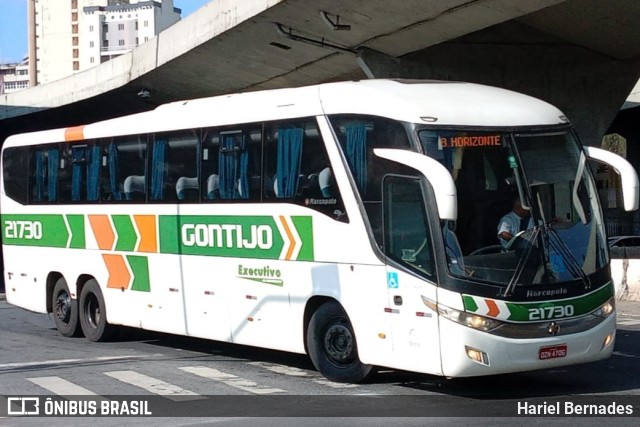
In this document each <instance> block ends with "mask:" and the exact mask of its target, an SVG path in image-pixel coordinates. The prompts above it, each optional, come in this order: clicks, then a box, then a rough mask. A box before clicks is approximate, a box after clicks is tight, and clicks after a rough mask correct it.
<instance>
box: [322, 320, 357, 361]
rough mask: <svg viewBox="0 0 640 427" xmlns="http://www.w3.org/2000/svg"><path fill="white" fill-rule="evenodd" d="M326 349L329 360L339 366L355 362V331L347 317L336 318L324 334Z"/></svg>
mask: <svg viewBox="0 0 640 427" xmlns="http://www.w3.org/2000/svg"><path fill="white" fill-rule="evenodd" d="M324 351H325V353H326V355H327V356H328V358H329V360H330V361H331V362H332V363H334V364H335V365H337V366H345V365H349V364H351V363H353V362H354V360H355V357H354V340H353V333H352V332H351V329H350V328H349V324H348V323H347V321H346V319H344V318H339V319H336V320H334V322H332V323H331V324H330V325H329V327H328V328H327V330H326V332H325V334H324Z"/></svg>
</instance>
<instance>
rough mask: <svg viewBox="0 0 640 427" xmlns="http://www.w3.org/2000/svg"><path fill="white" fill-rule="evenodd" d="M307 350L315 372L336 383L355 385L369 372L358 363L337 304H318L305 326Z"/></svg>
mask: <svg viewBox="0 0 640 427" xmlns="http://www.w3.org/2000/svg"><path fill="white" fill-rule="evenodd" d="M307 349H308V351H309V357H310V358H311V361H312V362H313V365H314V366H315V367H316V369H317V370H318V371H319V372H320V373H321V374H322V375H323V376H324V377H326V378H327V379H329V380H331V381H336V382H344V383H358V382H361V381H363V380H364V379H365V378H366V377H367V376H368V375H369V373H370V372H371V369H372V367H371V365H366V364H364V363H362V362H360V359H359V358H358V345H357V343H356V336H355V334H354V332H353V327H352V326H351V322H350V321H349V318H348V316H347V313H345V311H344V309H343V308H342V306H341V305H340V304H339V303H338V302H337V301H329V302H326V303H324V304H322V305H321V306H320V307H319V308H318V309H317V310H316V312H315V313H313V316H311V320H310V322H309V327H308V329H307Z"/></svg>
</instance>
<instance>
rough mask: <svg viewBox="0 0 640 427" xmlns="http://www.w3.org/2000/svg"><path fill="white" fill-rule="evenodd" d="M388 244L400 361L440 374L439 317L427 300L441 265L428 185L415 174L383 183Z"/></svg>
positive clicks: (394, 332)
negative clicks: (427, 196) (436, 254)
mask: <svg viewBox="0 0 640 427" xmlns="http://www.w3.org/2000/svg"><path fill="white" fill-rule="evenodd" d="M383 189H384V192H383V212H384V220H383V221H384V250H385V255H386V256H387V258H388V260H389V261H388V264H387V269H386V274H387V292H388V305H387V307H386V308H385V311H386V312H387V314H388V316H389V318H390V322H391V331H392V342H393V350H394V352H395V353H396V354H398V355H402V357H398V358H397V359H396V360H397V363H395V364H394V365H395V366H397V367H399V368H402V369H410V370H415V371H422V372H429V373H434V374H440V350H439V342H440V340H439V330H438V319H437V315H436V313H434V312H433V311H432V310H431V309H430V308H429V307H427V306H426V305H425V303H424V301H423V297H425V298H428V299H430V300H432V301H435V300H436V286H435V280H436V277H435V265H434V261H433V248H432V241H431V237H430V233H429V225H428V224H429V223H428V220H429V218H428V217H427V213H426V209H425V202H424V197H423V190H422V185H421V183H420V180H419V179H418V178H414V177H404V176H387V177H386V178H385V179H384V183H383Z"/></svg>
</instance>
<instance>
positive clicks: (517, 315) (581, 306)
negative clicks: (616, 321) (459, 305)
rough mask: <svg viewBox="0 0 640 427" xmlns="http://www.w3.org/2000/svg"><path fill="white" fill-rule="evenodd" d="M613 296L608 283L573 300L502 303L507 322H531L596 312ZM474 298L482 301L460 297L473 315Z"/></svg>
mask: <svg viewBox="0 0 640 427" xmlns="http://www.w3.org/2000/svg"><path fill="white" fill-rule="evenodd" d="M613 295H614V289H613V283H612V282H608V283H607V284H605V285H603V286H601V287H600V288H598V289H596V290H595V291H592V292H590V293H588V294H586V295H582V296H579V297H575V298H566V299H560V300H551V301H537V302H508V301H504V302H505V304H506V306H507V308H508V309H509V313H510V315H509V317H508V318H507V320H508V321H513V322H532V321H546V320H554V319H564V318H571V317H578V316H583V315H585V314H588V313H591V312H592V311H594V310H596V309H597V308H598V307H600V306H601V305H602V304H604V303H605V302H607V301H608V300H609V299H610V298H611V297H613ZM475 298H479V299H482V298H480V297H473V296H471V295H463V296H462V300H463V302H464V307H465V310H466V311H469V312H472V313H473V312H476V311H477V310H478V304H477V303H476V301H475ZM554 307H558V309H557V310H553V308H554Z"/></svg>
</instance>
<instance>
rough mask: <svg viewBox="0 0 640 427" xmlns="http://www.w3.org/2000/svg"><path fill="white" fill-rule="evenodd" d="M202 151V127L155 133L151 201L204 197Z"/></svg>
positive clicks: (185, 199) (195, 199)
mask: <svg viewBox="0 0 640 427" xmlns="http://www.w3.org/2000/svg"><path fill="white" fill-rule="evenodd" d="M199 150H200V132H199V131H198V130H192V131H184V132H176V133H170V134H162V135H156V136H155V140H154V143H153V145H152V154H151V193H150V199H151V200H153V201H162V200H164V201H181V202H182V201H184V202H198V201H199V200H200V197H199V193H200V192H199V185H198V182H199V181H198V179H199V162H198V152H199Z"/></svg>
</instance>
